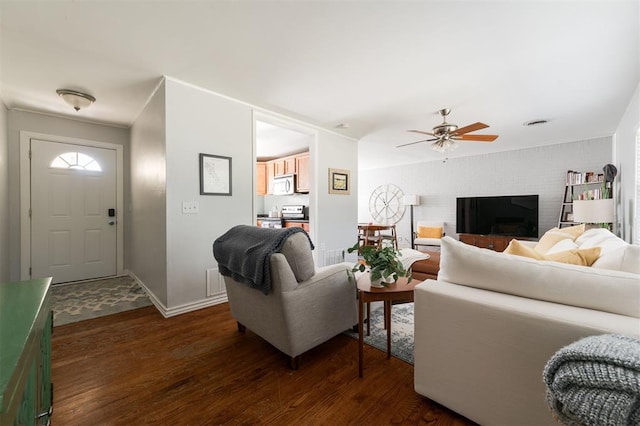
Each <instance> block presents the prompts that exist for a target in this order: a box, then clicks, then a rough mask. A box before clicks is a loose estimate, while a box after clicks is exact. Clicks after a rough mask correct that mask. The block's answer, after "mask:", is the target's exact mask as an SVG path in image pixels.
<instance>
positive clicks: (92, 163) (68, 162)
mask: <svg viewBox="0 0 640 426" xmlns="http://www.w3.org/2000/svg"><path fill="white" fill-rule="evenodd" d="M50 167H52V168H56V169H79V170H89V171H92V172H101V171H102V167H100V163H98V162H97V161H96V160H95V159H94V158H93V157H91V156H89V155H87V154H83V153H81V152H65V153H64V154H60V155H58V156H57V157H56V158H54V159H53V161H52V162H51V165H50Z"/></svg>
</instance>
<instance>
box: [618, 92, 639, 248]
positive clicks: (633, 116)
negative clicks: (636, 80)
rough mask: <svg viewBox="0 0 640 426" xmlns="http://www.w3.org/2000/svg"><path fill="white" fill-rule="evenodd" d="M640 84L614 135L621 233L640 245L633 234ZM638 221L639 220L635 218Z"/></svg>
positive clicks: (636, 232)
mask: <svg viewBox="0 0 640 426" xmlns="http://www.w3.org/2000/svg"><path fill="white" fill-rule="evenodd" d="M639 98H640V84H639V85H638V87H637V88H636V91H635V93H634V95H633V98H632V99H631V102H630V103H629V106H628V107H627V110H626V112H625V114H624V116H623V117H622V119H621V120H620V124H619V125H618V128H617V129H616V133H615V136H614V141H615V163H614V164H615V165H616V167H617V168H618V177H617V178H616V197H615V198H616V201H617V218H618V233H619V235H620V236H621V237H622V238H623V239H624V240H625V241H628V242H632V241H633V242H635V243H636V244H640V241H638V240H635V241H634V240H633V235H634V234H636V235H637V234H638V230H637V227H638V226H639V225H638V223H637V222H636V221H635V220H634V218H635V208H636V207H635V206H636V203H640V200H636V179H637V178H636V173H637V167H638V165H637V164H636V149H640V147H639V148H636V144H637V143H639V142H637V141H638V140H640V100H639ZM635 219H638V218H635Z"/></svg>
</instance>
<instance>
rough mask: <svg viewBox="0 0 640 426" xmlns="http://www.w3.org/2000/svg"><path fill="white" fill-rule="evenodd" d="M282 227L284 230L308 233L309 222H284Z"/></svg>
mask: <svg viewBox="0 0 640 426" xmlns="http://www.w3.org/2000/svg"><path fill="white" fill-rule="evenodd" d="M284 227H285V228H302V229H304V230H305V231H307V232H309V222H296V221H292V220H285V222H284Z"/></svg>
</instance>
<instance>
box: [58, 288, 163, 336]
mask: <svg viewBox="0 0 640 426" xmlns="http://www.w3.org/2000/svg"><path fill="white" fill-rule="evenodd" d="M51 296H52V309H53V325H54V326H58V325H64V324H69V323H72V322H78V321H83V320H87V319H92V318H98V317H103V316H106V315H111V314H116V313H118V312H123V311H129V310H131V309H137V308H142V307H144V306H150V305H151V300H150V299H149V296H147V294H146V293H145V291H144V290H143V289H142V288H141V287H140V286H139V285H138V284H137V283H136V282H135V280H134V279H133V278H131V277H130V276H129V275H124V276H120V277H115V278H107V279H101V280H95V281H87V282H82V283H78V284H65V285H60V284H58V285H53V286H52V290H51Z"/></svg>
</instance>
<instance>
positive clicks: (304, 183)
mask: <svg viewBox="0 0 640 426" xmlns="http://www.w3.org/2000/svg"><path fill="white" fill-rule="evenodd" d="M295 162H296V174H297V180H296V192H309V187H310V186H311V185H310V182H309V153H308V152H307V153H306V154H302V155H298V156H296V158H295Z"/></svg>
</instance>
